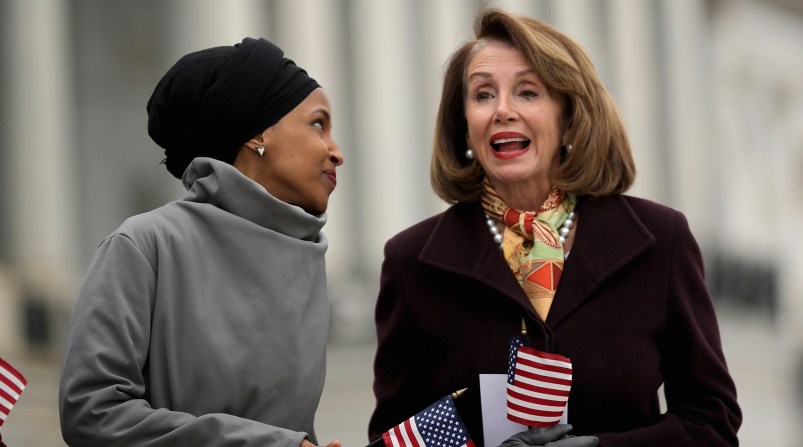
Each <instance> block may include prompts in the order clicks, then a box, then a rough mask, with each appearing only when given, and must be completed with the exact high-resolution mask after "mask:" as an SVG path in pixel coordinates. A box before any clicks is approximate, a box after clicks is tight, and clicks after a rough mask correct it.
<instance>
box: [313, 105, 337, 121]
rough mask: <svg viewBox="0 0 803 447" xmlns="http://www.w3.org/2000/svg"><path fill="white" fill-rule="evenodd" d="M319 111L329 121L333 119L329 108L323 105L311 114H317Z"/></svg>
mask: <svg viewBox="0 0 803 447" xmlns="http://www.w3.org/2000/svg"><path fill="white" fill-rule="evenodd" d="M318 113H320V114H321V115H323V116H324V118H326V120H327V121H331V120H332V115H331V114H330V113H329V111H328V110H326V109H324V108H323V107H321V108H318V109H315V110H313V111H312V113H311V114H310V115H315V114H318Z"/></svg>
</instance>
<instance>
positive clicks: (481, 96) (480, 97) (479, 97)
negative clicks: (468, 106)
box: [472, 90, 493, 102]
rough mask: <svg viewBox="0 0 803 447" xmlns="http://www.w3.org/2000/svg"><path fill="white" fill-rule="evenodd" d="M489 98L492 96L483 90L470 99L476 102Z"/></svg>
mask: <svg viewBox="0 0 803 447" xmlns="http://www.w3.org/2000/svg"><path fill="white" fill-rule="evenodd" d="M491 98H493V94H491V92H489V91H485V90H480V91H478V92H477V93H475V94H474V95H473V96H472V99H473V100H474V101H477V102H483V101H487V100H489V99H491Z"/></svg>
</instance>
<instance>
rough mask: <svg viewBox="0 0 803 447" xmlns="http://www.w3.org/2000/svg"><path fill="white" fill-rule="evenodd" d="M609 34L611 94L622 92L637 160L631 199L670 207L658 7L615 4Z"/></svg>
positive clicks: (629, 1) (625, 1) (639, 0)
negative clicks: (656, 18) (662, 119)
mask: <svg viewBox="0 0 803 447" xmlns="http://www.w3.org/2000/svg"><path fill="white" fill-rule="evenodd" d="M608 5H609V8H610V15H609V20H608V23H609V30H610V35H609V38H610V43H611V51H610V54H611V61H610V65H611V66H615V67H616V70H615V71H614V72H613V73H611V74H612V75H613V76H612V80H611V85H610V89H611V90H612V91H615V92H616V98H615V99H616V103H617V104H618V105H619V108H620V111H621V113H622V118H623V119H624V121H625V126H626V129H627V133H628V136H629V137H630V145H631V148H632V150H633V157H634V158H635V161H636V171H637V175H636V183H635V184H634V186H633V189H632V190H631V191H630V193H631V194H634V195H637V196H640V197H645V198H649V199H652V200H656V201H659V202H664V201H666V200H667V194H666V192H665V188H666V185H667V184H668V179H667V175H668V173H667V172H666V170H665V168H666V166H665V163H664V161H665V160H666V159H667V157H668V156H667V154H666V153H665V152H666V147H667V146H666V144H665V142H664V141H662V140H661V138H660V136H661V131H660V124H659V119H660V116H661V110H662V98H661V95H660V91H661V85H660V79H661V76H660V73H659V60H658V57H657V56H656V53H657V49H658V42H657V40H658V35H657V33H658V31H657V30H656V29H655V26H654V21H653V19H652V18H653V16H654V11H652V10H653V8H654V7H655V6H654V3H652V2H645V1H643V0H610V1H609V2H608Z"/></svg>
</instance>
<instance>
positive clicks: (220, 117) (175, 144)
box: [147, 37, 320, 178]
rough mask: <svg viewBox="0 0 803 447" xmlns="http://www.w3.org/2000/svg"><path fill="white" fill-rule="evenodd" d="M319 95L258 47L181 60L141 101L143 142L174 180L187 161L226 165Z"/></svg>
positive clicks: (273, 53) (274, 50) (252, 43)
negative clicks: (147, 139) (158, 150)
mask: <svg viewBox="0 0 803 447" xmlns="http://www.w3.org/2000/svg"><path fill="white" fill-rule="evenodd" d="M318 87H320V85H318V83H317V82H316V81H315V80H314V79H312V78H310V77H309V76H308V75H307V72H306V71H304V70H303V69H302V68H301V67H299V66H297V65H296V64H295V63H294V62H293V61H292V60H290V59H287V58H285V57H284V52H283V51H282V50H281V48H279V47H277V46H276V45H274V44H273V43H271V42H269V41H267V40H265V39H262V38H260V39H252V38H250V37H247V38H245V39H243V41H242V42H241V43H238V44H236V45H233V46H223V47H215V48H209V49H206V50H201V51H196V52H194V53H190V54H187V55H185V56H183V57H182V58H181V59H179V60H178V62H176V64H175V65H173V66H172V67H171V68H170V69H169V70H168V71H167V73H165V75H164V76H163V77H162V79H161V80H160V81H159V83H158V84H157V85H156V88H155V89H154V91H153V94H152V95H151V98H150V100H148V106H147V111H148V135H150V136H151V138H152V139H153V141H155V142H156V144H158V145H159V146H161V147H163V148H164V150H165V164H166V165H167V170H168V171H170V173H171V174H173V176H175V177H176V178H181V176H182V175H183V173H184V170H185V169H186V168H187V165H189V164H190V162H191V161H192V159H193V158H195V157H211V158H215V159H217V160H220V161H224V162H226V163H233V162H234V158H235V157H236V155H237V151H238V150H239V148H240V147H241V146H242V145H243V144H244V143H245V142H247V141H248V140H250V139H251V138H253V137H255V136H256V135H258V134H259V133H261V132H262V131H263V130H265V129H267V128H268V127H270V126H272V125H273V124H275V123H276V122H277V121H279V120H280V119H281V118H282V117H283V116H284V115H286V114H287V113H289V112H290V111H291V110H293V109H294V108H295V107H296V106H297V105H298V104H299V103H300V102H301V101H303V100H304V99H305V98H306V97H307V96H309V94H310V93H311V92H312V91H313V90H315V89H316V88H318Z"/></svg>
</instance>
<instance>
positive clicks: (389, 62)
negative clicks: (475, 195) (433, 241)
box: [351, 0, 427, 272]
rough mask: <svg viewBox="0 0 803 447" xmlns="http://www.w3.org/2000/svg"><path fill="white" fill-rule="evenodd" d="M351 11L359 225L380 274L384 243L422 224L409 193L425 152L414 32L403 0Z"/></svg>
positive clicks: (360, 1) (367, 2) (363, 0)
mask: <svg viewBox="0 0 803 447" xmlns="http://www.w3.org/2000/svg"><path fill="white" fill-rule="evenodd" d="M352 8H353V9H352V13H353V14H354V15H353V17H352V24H353V27H352V30H351V33H352V39H353V40H352V51H353V55H354V64H355V65H354V74H353V76H354V78H355V86H356V88H355V89H354V92H353V94H354V101H355V112H356V115H355V116H354V117H353V119H354V120H355V125H354V128H355V134H356V135H355V137H356V138H355V141H354V144H355V151H354V152H355V155H354V157H355V158H359V159H358V160H357V162H358V163H359V164H360V169H359V175H360V178H359V179H357V181H359V182H360V187H359V189H358V193H359V195H358V199H357V200H360V201H361V202H362V208H361V215H359V216H358V218H359V219H361V220H362V221H363V222H369V223H370V225H368V226H365V227H364V229H365V231H364V232H363V234H362V238H363V240H364V242H365V249H366V251H367V252H368V255H369V256H370V258H371V259H372V260H375V261H374V262H373V264H374V265H375V266H376V269H377V272H378V268H379V266H378V264H379V261H381V254H382V246H383V245H384V243H385V241H386V240H387V239H388V238H389V237H390V236H392V235H393V234H395V233H396V232H398V231H399V230H401V229H402V228H404V227H406V226H408V225H410V224H411V223H413V222H414V221H416V220H418V219H419V218H420V211H419V205H418V200H419V197H416V196H415V194H411V191H414V190H418V189H419V188H420V187H421V185H420V183H421V182H426V181H427V175H426V173H422V172H417V171H416V169H415V167H416V166H417V164H416V163H415V158H414V157H416V156H418V155H417V154H420V153H422V152H427V150H426V148H424V147H421V146H422V144H425V143H421V140H420V139H419V138H418V134H419V133H420V131H421V129H418V128H417V120H416V113H417V112H418V110H417V109H416V108H415V104H416V102H415V99H416V97H417V96H418V95H419V92H418V90H417V88H418V83H417V82H416V74H417V71H416V66H417V64H418V63H419V55H418V54H417V53H416V51H415V48H414V47H413V45H411V44H410V40H411V39H413V36H414V34H415V33H417V32H419V26H418V24H417V23H415V21H414V18H413V17H412V14H411V10H412V8H413V4H412V3H411V2H409V1H406V0H389V1H384V2H377V1H373V0H355V1H354V2H353V6H352Z"/></svg>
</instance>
